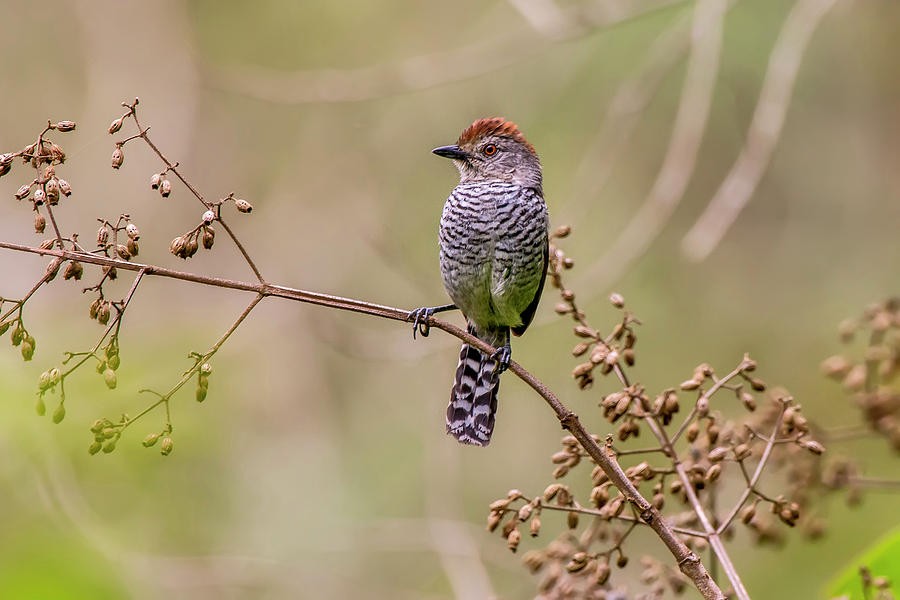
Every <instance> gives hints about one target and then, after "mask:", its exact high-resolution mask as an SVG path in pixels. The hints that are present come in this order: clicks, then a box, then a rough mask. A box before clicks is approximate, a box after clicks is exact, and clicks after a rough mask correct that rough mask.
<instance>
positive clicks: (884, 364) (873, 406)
mask: <svg viewBox="0 0 900 600" xmlns="http://www.w3.org/2000/svg"><path fill="white" fill-rule="evenodd" d="M839 331H840V336H841V340H842V341H843V342H844V343H845V344H848V345H849V344H851V343H853V342H854V340H855V339H856V338H857V337H865V349H864V350H863V352H862V357H861V359H858V358H853V357H851V356H847V355H835V356H832V357H830V358H828V359H826V360H825V361H824V362H823V363H822V370H823V372H824V373H825V375H827V376H828V377H829V378H831V379H834V380H836V381H839V382H840V383H841V384H842V385H843V387H844V389H845V390H846V391H847V392H849V393H850V394H851V400H852V401H853V402H854V403H855V404H856V406H857V407H859V409H860V411H861V413H862V417H863V419H864V421H865V424H866V426H867V427H868V429H869V430H870V431H872V432H873V433H874V434H876V435H880V436H882V437H884V438H885V439H886V440H887V441H888V443H889V444H890V445H891V447H892V448H893V449H894V450H896V451H897V452H900V390H898V389H897V387H896V385H892V384H893V383H894V380H895V379H896V377H897V373H898V372H900V298H890V299H888V300H885V301H883V302H880V303H878V304H873V305H871V306H869V307H868V308H866V310H865V311H864V312H863V314H862V315H861V316H860V317H859V318H858V319H853V320H848V321H845V322H844V323H842V324H841V325H840V327H839Z"/></svg>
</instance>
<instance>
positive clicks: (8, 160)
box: [0, 152, 15, 167]
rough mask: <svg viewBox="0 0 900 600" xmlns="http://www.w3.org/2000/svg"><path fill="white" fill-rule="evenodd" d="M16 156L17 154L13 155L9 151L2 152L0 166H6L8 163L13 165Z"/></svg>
mask: <svg viewBox="0 0 900 600" xmlns="http://www.w3.org/2000/svg"><path fill="white" fill-rule="evenodd" d="M14 158H15V156H13V155H12V154H11V153H9V152H6V153H5V154H0V167H6V166H8V165H11V164H12V161H13V159H14Z"/></svg>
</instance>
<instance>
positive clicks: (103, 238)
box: [97, 225, 109, 246]
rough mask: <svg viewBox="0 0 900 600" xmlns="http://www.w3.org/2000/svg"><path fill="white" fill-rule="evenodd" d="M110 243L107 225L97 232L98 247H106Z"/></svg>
mask: <svg viewBox="0 0 900 600" xmlns="http://www.w3.org/2000/svg"><path fill="white" fill-rule="evenodd" d="M108 241H109V230H108V229H107V228H106V225H103V226H102V227H100V229H98V230H97V245H98V246H105V245H106V243H107V242H108Z"/></svg>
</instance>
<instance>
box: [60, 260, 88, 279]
mask: <svg viewBox="0 0 900 600" xmlns="http://www.w3.org/2000/svg"><path fill="white" fill-rule="evenodd" d="M83 273H84V267H83V266H81V263H80V262H78V261H77V260H71V261H69V264H67V265H66V270H65V271H63V279H65V280H67V281H68V280H69V279H74V280H75V281H78V280H80V279H81V276H82V274H83Z"/></svg>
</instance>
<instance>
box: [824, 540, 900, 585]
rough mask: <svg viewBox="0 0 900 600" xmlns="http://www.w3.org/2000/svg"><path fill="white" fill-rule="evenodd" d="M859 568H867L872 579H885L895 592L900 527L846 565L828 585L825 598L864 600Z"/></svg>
mask: <svg viewBox="0 0 900 600" xmlns="http://www.w3.org/2000/svg"><path fill="white" fill-rule="evenodd" d="M860 567H868V568H869V570H870V571H871V572H872V577H887V578H888V579H890V580H891V583H892V584H893V589H894V590H896V589H897V584H898V583H900V527H898V528H895V529H894V530H893V531H891V532H889V533H888V534H887V535H885V536H884V537H882V538H881V539H880V540H878V541H877V542H876V543H875V544H874V545H872V546H871V547H870V548H869V549H868V550H866V551H865V552H864V553H863V554H862V556H860V557H859V558H857V559H855V560H853V561H852V562H851V563H850V564H849V565H847V567H846V568H845V569H844V570H843V571H842V572H841V573H840V574H838V576H837V577H835V578H834V579H833V580H832V582H831V583H830V584H829V585H828V587H827V590H828V592H827V594H826V597H828V598H834V597H836V596H847V597H848V598H850V599H851V600H864V598H865V596H863V586H862V579H861V578H860V576H859V568H860Z"/></svg>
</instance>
